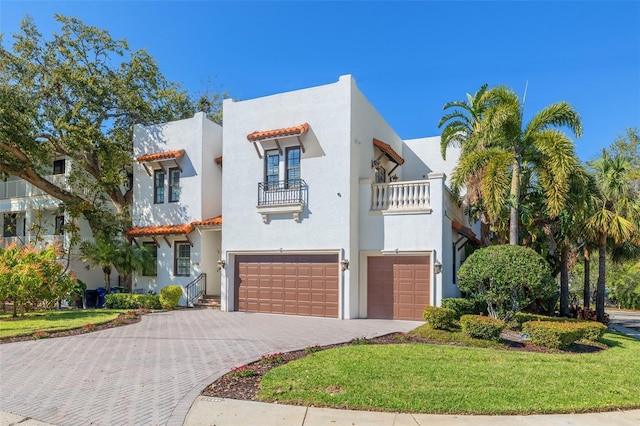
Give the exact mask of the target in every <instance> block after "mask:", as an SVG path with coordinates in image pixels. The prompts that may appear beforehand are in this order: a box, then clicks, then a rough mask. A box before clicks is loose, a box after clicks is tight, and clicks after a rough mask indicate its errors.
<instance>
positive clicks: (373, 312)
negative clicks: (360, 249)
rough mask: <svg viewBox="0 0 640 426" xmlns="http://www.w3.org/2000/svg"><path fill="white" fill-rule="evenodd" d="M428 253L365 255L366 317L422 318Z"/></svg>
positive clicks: (426, 300) (427, 288) (426, 295)
mask: <svg viewBox="0 0 640 426" xmlns="http://www.w3.org/2000/svg"><path fill="white" fill-rule="evenodd" d="M430 265H431V262H430V258H429V256H371V257H368V258H367V310H368V317H369V318H386V319H389V318H395V319H414V320H421V319H422V311H423V310H424V307H425V306H427V305H428V304H429V300H430V297H429V292H430V278H431V275H430Z"/></svg>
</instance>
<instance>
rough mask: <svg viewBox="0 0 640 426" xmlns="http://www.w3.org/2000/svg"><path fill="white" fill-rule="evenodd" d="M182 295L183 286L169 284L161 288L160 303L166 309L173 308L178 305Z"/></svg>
mask: <svg viewBox="0 0 640 426" xmlns="http://www.w3.org/2000/svg"><path fill="white" fill-rule="evenodd" d="M181 297H182V287H180V286H177V285H168V286H166V287H163V288H162V290H160V304H161V305H162V307H163V308H164V309H173V308H175V307H176V306H178V302H180V298H181Z"/></svg>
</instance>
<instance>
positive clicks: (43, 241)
mask: <svg viewBox="0 0 640 426" xmlns="http://www.w3.org/2000/svg"><path fill="white" fill-rule="evenodd" d="M27 243H31V244H33V245H34V246H35V247H36V248H38V249H43V248H45V247H48V246H51V245H62V246H64V244H65V240H64V235H49V234H48V235H40V236H39V237H37V238H36V237H26V236H21V237H0V247H2V248H6V247H8V246H10V245H12V244H16V245H17V246H18V247H22V246H23V245H25V244H27Z"/></svg>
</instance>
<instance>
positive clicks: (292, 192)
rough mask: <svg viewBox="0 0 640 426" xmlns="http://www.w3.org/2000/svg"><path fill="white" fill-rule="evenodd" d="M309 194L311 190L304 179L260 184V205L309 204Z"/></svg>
mask: <svg viewBox="0 0 640 426" xmlns="http://www.w3.org/2000/svg"><path fill="white" fill-rule="evenodd" d="M308 193H309V188H308V187H307V184H306V182H305V181H304V180H302V179H295V180H281V181H277V182H260V183H259V184H258V205H259V206H278V205H288V204H307V196H308Z"/></svg>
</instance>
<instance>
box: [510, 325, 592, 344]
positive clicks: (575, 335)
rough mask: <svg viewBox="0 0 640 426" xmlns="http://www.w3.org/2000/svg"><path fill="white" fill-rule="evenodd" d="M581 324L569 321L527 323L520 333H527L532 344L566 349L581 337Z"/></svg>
mask: <svg viewBox="0 0 640 426" xmlns="http://www.w3.org/2000/svg"><path fill="white" fill-rule="evenodd" d="M582 324H584V323H578V322H570V321H529V322H526V323H524V325H523V326H522V331H524V332H525V333H527V334H528V335H529V337H530V338H531V342H532V343H533V344H536V345H539V346H544V347H546V348H550V349H567V348H568V347H569V346H571V345H572V344H573V343H574V342H575V341H576V340H580V339H581V338H582V336H583V333H584V331H583V328H582Z"/></svg>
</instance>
